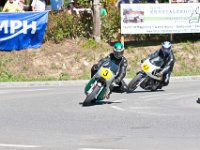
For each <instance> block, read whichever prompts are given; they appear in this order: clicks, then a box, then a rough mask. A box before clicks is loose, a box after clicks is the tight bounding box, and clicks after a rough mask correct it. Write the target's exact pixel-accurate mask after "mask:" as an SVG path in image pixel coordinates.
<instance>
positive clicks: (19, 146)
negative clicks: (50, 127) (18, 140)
mask: <svg viewBox="0 0 200 150" xmlns="http://www.w3.org/2000/svg"><path fill="white" fill-rule="evenodd" d="M0 147H18V148H37V147H41V146H39V145H20V144H0Z"/></svg>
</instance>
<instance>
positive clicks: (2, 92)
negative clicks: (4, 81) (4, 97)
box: [0, 89, 49, 94]
mask: <svg viewBox="0 0 200 150" xmlns="http://www.w3.org/2000/svg"><path fill="white" fill-rule="evenodd" d="M47 90H49V89H29V90H3V91H0V94H7V93H18V92H36V91H47Z"/></svg>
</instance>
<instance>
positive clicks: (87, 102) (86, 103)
mask: <svg viewBox="0 0 200 150" xmlns="http://www.w3.org/2000/svg"><path fill="white" fill-rule="evenodd" d="M100 88H101V87H99V86H95V87H94V89H93V91H92V92H91V93H90V94H88V95H87V97H86V99H85V100H84V102H83V106H89V105H91V104H92V102H93V101H95V96H96V94H97V93H98V92H99V90H100Z"/></svg>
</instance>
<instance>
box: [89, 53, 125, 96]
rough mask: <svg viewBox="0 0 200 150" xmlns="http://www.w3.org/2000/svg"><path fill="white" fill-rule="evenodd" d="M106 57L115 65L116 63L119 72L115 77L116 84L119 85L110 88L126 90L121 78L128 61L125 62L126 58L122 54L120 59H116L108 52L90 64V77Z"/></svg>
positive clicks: (120, 90) (115, 90) (117, 90)
mask: <svg viewBox="0 0 200 150" xmlns="http://www.w3.org/2000/svg"><path fill="white" fill-rule="evenodd" d="M108 58H110V59H111V60H112V61H113V62H114V63H115V64H116V65H118V66H119V67H120V69H119V74H118V75H117V77H116V78H115V81H116V84H118V85H119V86H117V87H112V88H111V90H112V91H113V92H126V90H127V85H126V83H125V82H124V80H123V78H124V77H125V76H126V68H127V65H128V63H127V59H126V58H125V57H124V56H122V58H120V59H117V58H115V56H114V54H113V53H110V54H109V55H108V56H107V57H105V58H103V59H101V60H100V61H99V62H98V63H97V64H94V65H93V66H92V68H91V78H92V77H93V76H94V74H95V73H96V72H97V71H98V69H99V68H100V66H101V65H102V64H103V62H104V61H105V60H107V59H108Z"/></svg>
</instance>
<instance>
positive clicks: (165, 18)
mask: <svg viewBox="0 0 200 150" xmlns="http://www.w3.org/2000/svg"><path fill="white" fill-rule="evenodd" d="M199 32H200V3H184V4H180V3H179V4H121V33H122V34H169V33H199Z"/></svg>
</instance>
